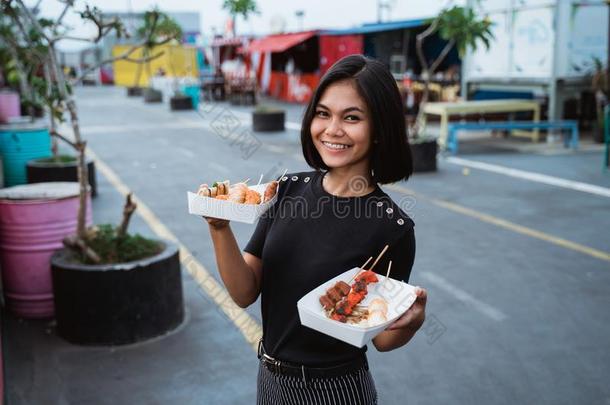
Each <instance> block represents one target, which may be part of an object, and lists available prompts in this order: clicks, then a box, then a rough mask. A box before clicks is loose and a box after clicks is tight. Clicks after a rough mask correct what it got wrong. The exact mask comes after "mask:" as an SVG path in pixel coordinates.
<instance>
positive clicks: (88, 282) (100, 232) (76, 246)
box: [2, 0, 184, 345]
mask: <svg viewBox="0 0 610 405" xmlns="http://www.w3.org/2000/svg"><path fill="white" fill-rule="evenodd" d="M13 4H15V6H14V7H13ZM2 7H3V12H5V10H4V8H10V15H11V18H12V19H13V20H14V22H15V26H17V27H18V28H19V30H18V34H19V35H20V36H22V38H23V40H27V37H28V34H27V33H28V32H36V33H37V35H39V36H40V37H41V38H42V41H43V42H44V44H45V45H46V49H47V54H46V59H45V71H48V72H49V75H48V76H46V77H47V78H48V79H51V78H52V83H54V84H55V86H56V90H57V97H56V105H57V109H55V110H54V111H53V112H54V113H56V114H62V115H63V112H64V111H65V112H67V114H68V117H69V122H70V124H71V129H72V135H71V136H70V137H68V136H63V135H59V134H57V136H60V137H61V139H63V140H64V141H66V142H67V143H68V144H69V145H70V146H72V147H73V148H74V149H75V150H76V151H77V169H78V170H77V172H78V191H79V193H78V210H77V217H76V227H75V229H74V231H75V232H74V233H69V234H67V235H65V237H63V239H62V243H63V246H64V247H63V248H62V249H60V250H59V252H58V253H56V255H55V256H53V259H52V260H51V263H49V267H50V270H49V271H52V279H53V291H55V292H57V294H59V295H55V296H54V299H55V304H56V306H55V317H56V320H57V328H58V329H57V330H58V332H59V334H60V336H63V337H64V338H65V339H67V340H69V341H70V342H74V343H82V344H103V345H104V344H122V343H132V342H136V341H139V340H142V339H147V338H150V337H153V336H158V335H161V334H164V333H166V332H168V331H169V330H171V329H173V328H175V327H176V326H177V325H178V324H179V323H181V322H182V321H183V316H184V310H183V302H182V284H181V281H180V280H181V279H180V264H179V256H178V251H177V248H176V247H175V246H173V245H171V244H169V243H167V242H164V241H160V240H149V239H146V238H142V237H140V236H138V235H136V236H130V235H129V234H128V232H127V229H128V225H129V220H130V218H131V215H132V214H133V212H134V211H135V209H136V204H135V203H134V202H133V201H132V198H131V195H128V196H127V200H126V202H125V206H124V208H123V219H122V221H121V223H120V225H119V226H118V227H113V226H110V225H104V226H97V227H96V226H93V227H90V226H87V221H86V218H87V215H88V214H87V213H88V211H89V208H88V204H87V201H88V187H87V178H88V170H87V164H86V159H85V152H86V145H87V143H86V142H85V141H84V140H83V138H82V136H81V132H80V125H79V119H78V112H77V108H76V99H75V97H74V95H73V93H72V91H71V87H70V85H69V83H68V82H67V80H66V77H65V76H64V72H63V70H62V69H61V68H60V65H59V62H58V60H57V57H56V49H55V44H56V42H57V40H58V39H59V37H60V36H65V28H64V27H62V26H61V20H62V18H63V16H64V15H65V14H66V12H67V11H68V10H69V9H70V8H73V7H74V3H73V2H66V3H65V6H64V7H65V8H64V10H63V12H62V14H61V15H60V17H59V18H58V19H57V20H54V21H51V22H48V21H49V20H44V21H46V22H48V24H47V23H46V22H45V23H43V22H41V20H39V19H38V18H37V17H36V16H35V15H34V14H33V12H32V10H31V9H30V8H28V7H27V6H26V5H25V4H24V2H23V0H16V1H15V2H13V3H4V2H3V3H2ZM80 14H81V16H82V17H83V18H84V19H85V20H86V21H89V22H92V23H93V24H95V26H96V27H97V30H98V36H97V37H96V38H97V40H96V38H94V39H93V40H94V42H97V41H99V39H100V38H101V37H103V36H104V35H105V34H107V33H108V32H110V31H113V30H115V31H116V32H117V33H118V34H119V35H121V34H122V33H123V26H122V24H121V22H120V20H118V19H115V18H113V19H111V20H105V19H104V18H103V17H102V13H101V12H100V11H99V10H98V9H97V8H90V7H89V6H86V8H85V10H84V11H82V12H81V13H80ZM147 38H148V37H147ZM147 38H145V40H146V39H147ZM141 46H143V43H139V44H136V45H134V46H133V47H131V48H129V49H128V50H127V51H126V52H124V53H123V54H121V55H117V56H116V57H114V58H112V60H110V61H103V62H111V61H113V60H117V59H123V60H133V61H137V60H135V59H131V56H130V55H132V54H133V52H135V50H136V49H137V48H138V47H141ZM140 62H141V61H140ZM96 67H97V66H96ZM96 67H91V69H93V68H96ZM86 73H87V72H83V74H86ZM77 81H78V78H77ZM50 115H53V114H50ZM89 216H90V213H89ZM126 252H127V253H126ZM135 252H138V253H140V254H138V255H136V256H133V254H134V253H135ZM126 254H127V255H126ZM51 264H52V269H51ZM92 265H93V266H100V267H96V268H91V266H92ZM96 286H97V288H96ZM100 287H101V288H100ZM143 287H146V288H150V289H154V290H156V292H155V293H154V294H144V293H141V290H142V289H143ZM91 288H92V289H93V290H90V289H91ZM82 291H89V292H90V294H83V293H82ZM136 298H137V299H141V300H148V302H147V304H148V305H150V308H151V309H152V311H153V313H151V312H139V311H141V309H142V306H141V305H136V303H135V302H134V301H133V299H136ZM101 307H103V308H105V311H101V310H98V309H99V308H101ZM76 309H78V310H81V311H82V312H79V311H77V310H76ZM159 311H160V312H159ZM84 315H87V318H86V319H85V318H83V316H84ZM170 318H171V319H170ZM96 323H100V324H104V325H105V326H106V328H107V329H115V330H116V331H117V334H115V333H113V332H112V331H105V332H106V333H104V331H101V330H100V329H99V328H95V327H94V325H95V324H96ZM74 328H77V329H79V330H78V331H77V332H74ZM119 330H120V331H121V333H120V335H119V334H118V331H119Z"/></svg>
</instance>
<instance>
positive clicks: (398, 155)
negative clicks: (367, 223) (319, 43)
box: [301, 55, 413, 184]
mask: <svg viewBox="0 0 610 405" xmlns="http://www.w3.org/2000/svg"><path fill="white" fill-rule="evenodd" d="M346 79H352V80H353V81H354V83H355V84H356V89H357V91H358V93H359V94H360V97H362V98H363V100H364V101H365V102H366V104H367V107H368V109H369V113H370V117H371V123H372V125H371V136H372V139H374V140H375V141H376V143H372V144H371V148H372V149H371V154H370V159H371V161H370V163H371V169H372V171H373V179H374V181H375V182H377V183H381V184H387V183H393V182H396V181H399V180H403V179H404V180H406V179H408V178H409V176H410V175H411V173H413V161H412V158H411V148H410V147H409V142H408V140H407V128H406V124H405V116H404V109H403V104H402V100H401V97H400V92H399V91H398V86H397V84H396V80H395V79H394V77H393V76H392V74H391V73H390V71H389V69H388V68H387V67H386V66H385V65H384V64H383V63H382V62H380V61H378V60H375V59H372V58H369V57H366V56H363V55H349V56H346V57H344V58H342V59H340V60H339V61H337V62H336V63H335V64H334V65H332V66H331V68H330V69H329V70H328V71H327V72H326V74H325V75H324V76H323V77H322V80H320V84H319V85H318V88H317V89H316V91H315V92H314V94H313V96H312V98H311V100H310V101H309V104H308V105H307V108H306V110H305V114H304V116H303V124H302V126H301V146H302V148H303V156H304V157H305V161H306V162H307V164H309V166H311V167H312V168H314V169H316V170H328V169H329V167H328V166H326V165H325V164H324V161H323V160H322V157H321V156H320V154H319V153H318V151H317V149H316V147H315V146H314V144H313V140H312V139H311V121H312V120H313V119H314V117H315V113H316V106H317V105H318V102H319V101H320V98H321V97H322V94H324V91H325V90H326V89H327V88H328V86H330V85H331V84H333V83H335V82H338V81H341V80H346Z"/></svg>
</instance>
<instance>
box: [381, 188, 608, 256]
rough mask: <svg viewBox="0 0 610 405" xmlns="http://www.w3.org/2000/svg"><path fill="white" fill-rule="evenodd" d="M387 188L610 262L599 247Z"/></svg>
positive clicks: (403, 189)
mask: <svg viewBox="0 0 610 405" xmlns="http://www.w3.org/2000/svg"><path fill="white" fill-rule="evenodd" d="M385 188H388V189H390V190H394V191H397V192H399V193H403V194H409V195H414V196H416V197H418V198H421V199H424V200H427V201H430V202H431V203H432V204H434V205H436V206H438V207H441V208H445V209H448V210H450V211H453V212H457V213H459V214H462V215H466V216H469V217H472V218H475V219H478V220H479V221H483V222H486V223H488V224H492V225H495V226H498V227H500V228H504V229H508V230H510V231H513V232H516V233H519V234H522V235H526V236H530V237H532V238H536V239H540V240H543V241H545V242H548V243H551V244H553V245H556V246H560V247H562V248H565V249H568V250H574V251H576V252H579V253H582V254H585V255H587V256H591V257H594V258H596V259H600V260H604V261H608V262H610V253H607V252H604V251H601V250H597V249H594V248H591V247H588V246H585V245H581V244H579V243H576V242H572V241H569V240H567V239H562V238H559V237H557V236H553V235H550V234H548V233H544V232H541V231H537V230H535V229H531V228H528V227H526V226H523V225H519V224H515V223H513V222H510V221H507V220H505V219H501V218H498V217H495V216H493V215H489V214H484V213H481V212H478V211H475V210H473V209H470V208H466V207H464V206H461V205H459V204H455V203H452V202H449V201H444V200H439V199H436V198H431V197H427V196H424V195H422V194H419V193H416V192H414V191H413V190H410V189H408V188H406V187H402V186H399V185H397V184H391V185H388V186H385Z"/></svg>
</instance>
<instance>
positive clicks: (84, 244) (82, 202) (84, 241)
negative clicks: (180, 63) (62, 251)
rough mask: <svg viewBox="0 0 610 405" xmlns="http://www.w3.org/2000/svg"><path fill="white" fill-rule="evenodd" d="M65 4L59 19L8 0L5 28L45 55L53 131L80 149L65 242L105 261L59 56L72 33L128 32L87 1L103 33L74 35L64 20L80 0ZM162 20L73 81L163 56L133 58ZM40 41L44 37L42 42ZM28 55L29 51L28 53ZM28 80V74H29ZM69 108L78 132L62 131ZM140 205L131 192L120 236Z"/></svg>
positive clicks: (5, 35) (87, 18)
mask: <svg viewBox="0 0 610 405" xmlns="http://www.w3.org/2000/svg"><path fill="white" fill-rule="evenodd" d="M62 3H63V4H64V8H63V10H62V12H61V14H60V15H59V17H58V18H57V19H55V20H51V19H39V18H37V17H36V15H34V13H33V11H32V10H31V9H29V8H28V7H27V6H26V5H25V4H24V2H23V0H6V1H2V14H3V15H5V16H8V18H10V20H11V22H12V23H13V24H12V29H11V30H10V31H9V32H0V35H1V37H2V39H3V42H4V43H7V42H9V43H10V42H11V39H10V38H9V37H10V36H12V37H13V38H14V39H15V43H16V44H18V45H19V44H21V45H22V46H24V47H27V48H28V49H29V52H31V56H32V57H36V58H39V60H40V61H42V68H43V74H44V78H45V80H44V82H45V90H44V91H41V92H40V94H44V97H47V101H48V103H47V106H48V107H49V108H50V114H49V118H50V124H51V131H50V132H51V134H52V135H53V136H54V137H57V138H59V139H62V140H63V141H65V142H66V143H67V144H68V145H70V146H71V147H72V148H74V149H75V150H76V152H77V173H78V182H79V208H78V217H77V230H76V234H75V235H72V236H69V237H67V238H65V239H64V245H65V246H66V247H69V248H73V249H75V250H78V251H80V252H81V253H82V254H83V255H84V256H85V257H86V259H87V260H88V261H89V262H93V263H98V262H100V257H99V255H98V254H97V253H96V252H95V251H94V250H93V249H92V248H91V247H90V246H89V245H88V240H91V239H92V238H91V237H90V236H91V235H90V233H88V232H87V229H86V222H85V218H86V213H87V211H86V210H87V204H86V202H87V188H88V186H87V179H88V175H87V164H86V159H85V151H86V147H87V142H86V141H85V140H84V139H83V138H82V136H81V132H80V124H79V118H78V111H77V106H76V100H75V98H74V95H73V93H72V85H71V83H70V81H69V80H68V79H67V78H66V77H65V74H64V71H63V69H62V68H61V66H60V64H59V62H58V60H57V50H56V46H57V43H58V42H59V41H60V40H62V39H72V40H78V41H84V42H88V43H93V44H97V43H99V42H100V41H101V40H102V38H104V37H105V36H106V35H108V34H110V33H112V32H114V33H115V34H116V35H117V36H118V37H121V36H124V35H126V32H125V29H124V27H123V24H122V22H121V21H120V20H119V19H118V18H111V19H105V18H103V16H102V13H101V11H100V10H99V9H97V8H96V7H93V8H91V7H89V6H85V9H84V10H83V11H81V12H79V14H80V16H81V18H82V19H83V20H84V22H86V23H92V24H94V25H95V27H96V28H97V34H96V35H95V36H94V37H93V38H80V37H73V36H70V34H69V31H70V30H69V28H68V27H66V26H65V25H64V24H63V23H62V21H63V18H64V17H65V15H66V13H67V12H68V11H69V10H71V9H73V8H74V1H71V0H65V1H62ZM155 29H156V26H155V25H154V24H153V25H152V26H151V27H150V31H149V32H148V33H147V34H146V35H145V36H144V38H143V39H142V40H141V41H140V42H139V43H137V44H134V45H133V46H131V47H130V48H129V49H127V50H126V51H125V52H123V53H122V54H120V55H117V56H114V57H111V58H109V59H106V60H102V61H100V62H99V63H97V64H95V65H93V66H90V67H89V68H88V69H86V70H85V71H83V72H82V73H81V75H80V76H79V77H77V78H75V79H74V81H73V82H80V81H81V80H82V78H83V77H84V76H85V75H86V74H88V73H89V72H90V71H92V70H94V69H97V68H98V67H100V66H101V65H104V64H107V63H111V62H114V61H117V60H126V61H131V62H134V63H140V64H141V63H146V62H148V61H150V60H151V59H152V58H154V57H159V56H161V54H162V53H159V54H157V55H153V56H150V57H144V58H133V57H132V55H133V54H134V52H135V51H136V50H137V49H139V48H141V47H142V46H144V45H145V44H149V45H151V44H152V39H151V38H152V37H153V34H154V30H155ZM37 41H38V42H37ZM24 55H27V54H24ZM24 55H17V56H16V58H15V61H16V62H18V63H19V62H20V63H21V64H22V65H24V64H25V61H27V58H26V56H24ZM24 77H25V80H26V81H27V76H24ZM64 113H67V114H68V117H69V121H70V124H71V127H72V136H71V137H67V136H64V135H61V134H60V133H59V132H58V131H57V130H56V121H57V120H63V119H64ZM134 209H135V204H134V203H133V202H132V201H131V198H130V197H128V198H127V201H126V204H125V208H124V211H123V212H124V215H123V221H122V223H121V225H120V226H119V227H118V228H117V230H118V236H119V237H120V236H121V235H122V234H124V232H126V230H127V225H128V223H129V220H130V217H131V214H132V213H133V211H134Z"/></svg>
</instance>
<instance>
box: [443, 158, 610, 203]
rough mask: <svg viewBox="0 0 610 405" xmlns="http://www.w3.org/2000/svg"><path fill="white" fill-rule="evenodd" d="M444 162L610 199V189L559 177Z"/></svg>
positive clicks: (464, 161) (466, 161)
mask: <svg viewBox="0 0 610 405" xmlns="http://www.w3.org/2000/svg"><path fill="white" fill-rule="evenodd" d="M445 161H447V162H448V163H451V164H454V165H459V166H465V167H469V168H471V169H479V170H484V171H487V172H491V173H496V174H502V175H504V176H509V177H514V178H517V179H523V180H528V181H533V182H536V183H542V184H547V185H550V186H555V187H561V188H567V189H569V190H574V191H580V192H583V193H589V194H593V195H598V196H601V197H610V188H607V187H601V186H596V185H594V184H589V183H583V182H580V181H573V180H567V179H564V178H561V177H555V176H549V175H546V174H541V173H536V172H529V171H526V170H519V169H512V168H510V167H506V166H500V165H495V164H491V163H485V162H479V161H476V160H469V159H462V158H458V157H455V156H448V157H446V158H445Z"/></svg>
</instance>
